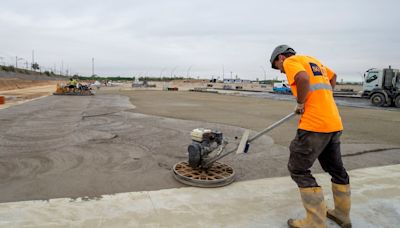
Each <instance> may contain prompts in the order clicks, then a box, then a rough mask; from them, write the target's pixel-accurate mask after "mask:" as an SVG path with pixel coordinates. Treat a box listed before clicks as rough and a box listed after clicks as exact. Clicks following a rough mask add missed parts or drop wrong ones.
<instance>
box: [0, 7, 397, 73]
mask: <svg viewBox="0 0 400 228" xmlns="http://www.w3.org/2000/svg"><path fill="white" fill-rule="evenodd" d="M399 5H400V3H398V1H395V0H392V1H391V0H383V1H368V2H366V1H361V0H356V1H345V0H339V1H329V2H328V1H316V0H315V1H314V0H303V1H295V0H291V1H290V0H288V1H284V2H282V3H280V2H278V1H256V0H253V1H232V0H231V1H228V0H220V1H215V0H214V1H209V0H203V1H200V0H191V1H184V0H170V1H161V0H159V1H128V0H125V1H124V0H114V1H75V0H71V1H50V0H38V1H34V2H33V1H28V0H25V1H15V0H14V1H11V0H6V1H2V7H1V8H0V34H1V36H0V56H1V57H5V59H6V60H7V61H8V62H9V63H13V59H15V56H20V57H23V58H25V59H28V60H29V61H30V58H31V50H32V49H35V53H36V56H37V60H38V62H39V63H40V64H41V65H43V66H46V67H47V68H50V67H54V65H55V66H56V67H57V68H60V65H61V61H63V63H64V67H65V68H66V67H67V66H68V67H69V68H71V70H72V71H73V72H76V73H80V74H85V75H89V74H90V73H91V58H92V57H95V60H96V73H98V74H101V75H128V76H134V75H138V74H141V75H142V76H143V75H150V76H151V75H153V76H159V75H160V74H163V75H164V76H170V74H171V73H174V74H177V75H183V76H186V75H187V73H188V70H190V72H189V73H190V75H191V76H207V77H210V76H211V75H214V76H221V74H222V67H223V66H224V68H225V72H226V76H228V75H230V72H231V71H232V72H233V74H238V75H239V77H242V78H251V79H255V78H260V79H261V78H263V70H262V69H261V68H262V67H264V68H265V69H266V70H267V77H268V78H271V77H275V76H279V77H281V78H283V76H282V75H279V73H278V72H276V71H273V70H272V69H270V66H269V65H268V64H267V63H266V61H267V59H268V58H269V54H270V52H271V51H272V49H273V48H274V47H275V46H276V45H278V44H281V43H286V44H290V45H292V46H293V47H294V48H295V49H296V50H297V51H298V52H299V53H303V54H307V55H312V56H315V57H317V58H319V59H321V61H323V62H324V63H325V64H327V65H329V66H331V68H333V69H334V70H335V71H336V72H337V73H338V74H339V78H344V80H359V78H360V77H359V75H360V72H363V71H365V70H366V69H368V68H370V67H385V66H387V65H389V64H391V65H392V66H394V67H400V65H399V64H400V62H399V60H400V52H399V50H400V42H399V41H400V30H399V27H400V26H399V25H398V21H400V15H399V13H398V8H399ZM14 61H15V60H14Z"/></svg>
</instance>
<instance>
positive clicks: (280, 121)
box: [205, 112, 296, 167]
mask: <svg viewBox="0 0 400 228" xmlns="http://www.w3.org/2000/svg"><path fill="white" fill-rule="evenodd" d="M295 115H296V113H294V112H292V113H290V114H289V115H287V116H285V117H283V118H282V119H281V120H279V121H278V122H275V123H273V124H272V125H271V126H269V127H267V128H265V129H264V130H262V131H260V132H259V133H257V134H256V135H255V136H253V137H251V138H250V139H249V140H247V143H250V142H252V141H254V140H256V139H258V138H259V137H260V136H262V135H264V134H266V133H268V132H269V131H271V130H272V129H274V128H276V127H278V126H279V125H281V124H283V123H284V122H286V121H288V120H290V119H291V118H292V117H293V116H295ZM238 147H239V145H238V146H236V147H235V149H233V150H230V151H228V152H226V153H224V154H221V155H220V156H217V157H214V158H212V159H211V160H209V161H208V162H207V163H206V164H205V166H206V167H207V166H209V165H211V164H212V163H214V162H215V161H217V160H219V159H221V158H223V157H225V156H226V155H228V154H231V153H233V152H236V150H237V148H238Z"/></svg>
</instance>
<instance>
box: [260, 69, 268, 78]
mask: <svg viewBox="0 0 400 228" xmlns="http://www.w3.org/2000/svg"><path fill="white" fill-rule="evenodd" d="M260 67H261V69H262V70H263V71H264V81H266V80H267V71H265V68H264V67H263V66H260Z"/></svg>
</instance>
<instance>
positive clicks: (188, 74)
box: [186, 66, 192, 79]
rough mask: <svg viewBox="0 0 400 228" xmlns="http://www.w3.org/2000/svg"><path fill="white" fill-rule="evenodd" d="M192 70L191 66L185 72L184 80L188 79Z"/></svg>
mask: <svg viewBox="0 0 400 228" xmlns="http://www.w3.org/2000/svg"><path fill="white" fill-rule="evenodd" d="M191 69H192V66H190V67H189V68H188V70H187V75H186V78H188V79H189V76H190V70H191Z"/></svg>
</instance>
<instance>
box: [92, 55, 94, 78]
mask: <svg viewBox="0 0 400 228" xmlns="http://www.w3.org/2000/svg"><path fill="white" fill-rule="evenodd" d="M92 76H94V57H92Z"/></svg>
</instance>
